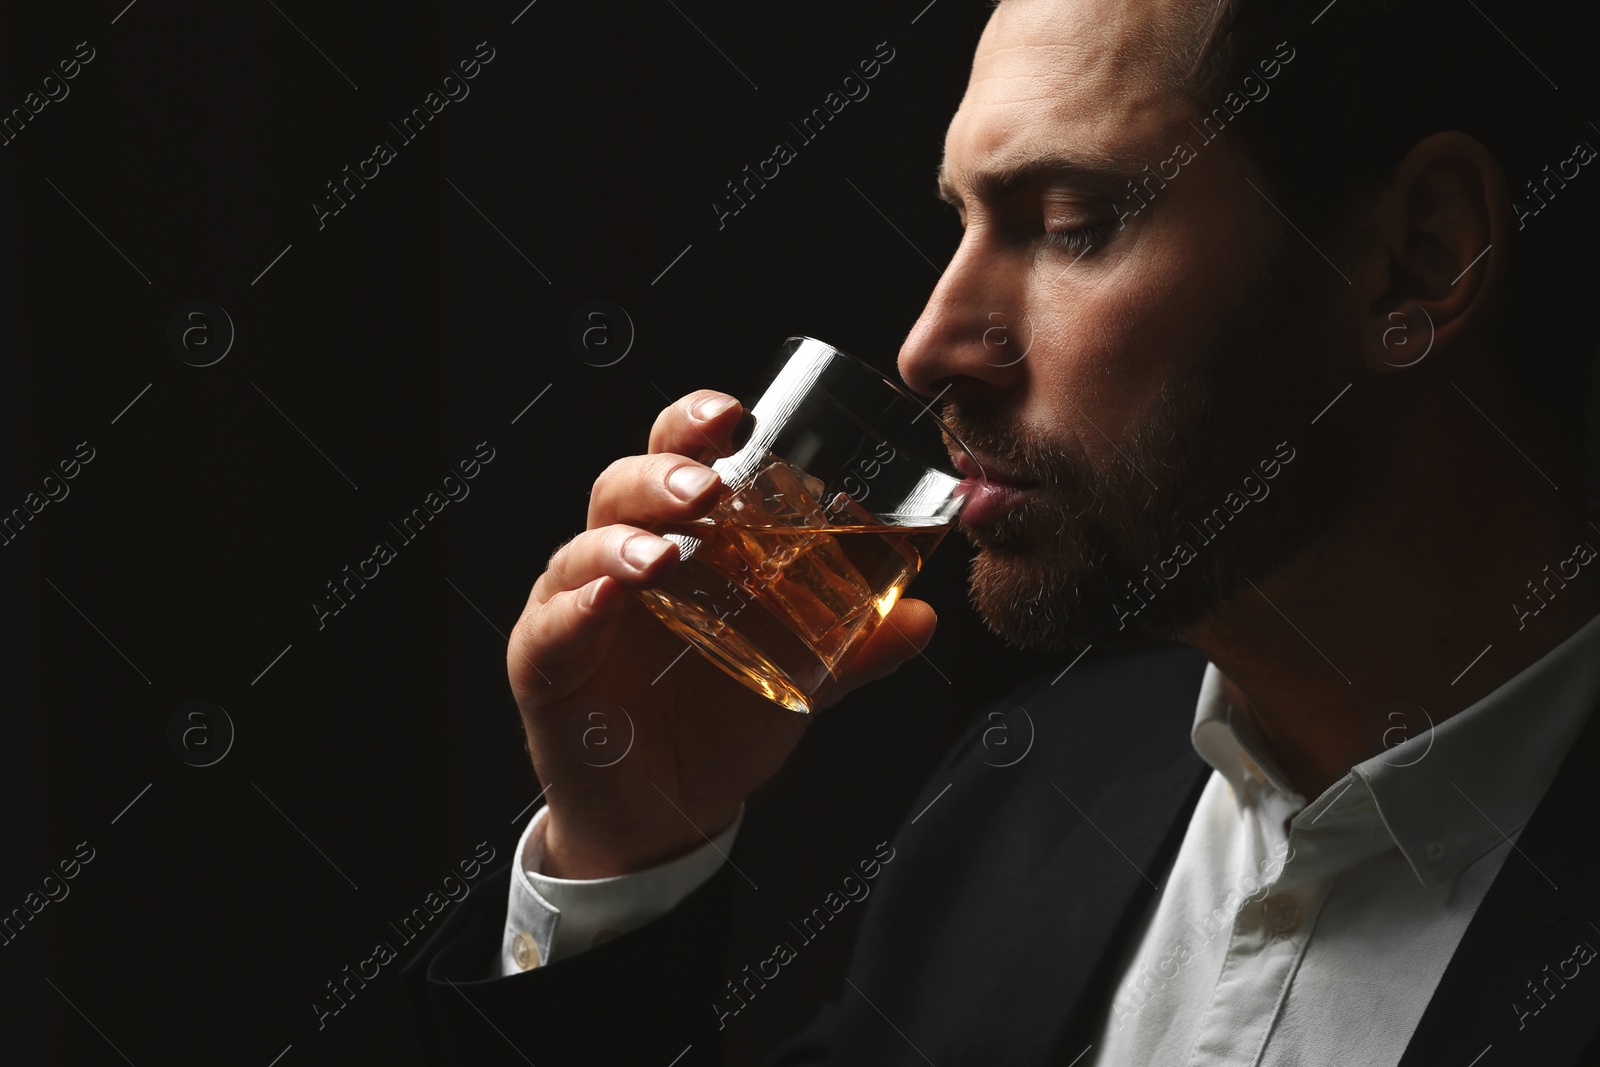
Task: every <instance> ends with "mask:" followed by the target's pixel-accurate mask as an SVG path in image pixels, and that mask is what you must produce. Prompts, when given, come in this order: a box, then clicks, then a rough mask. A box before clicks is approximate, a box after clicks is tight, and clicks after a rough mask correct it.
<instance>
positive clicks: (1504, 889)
mask: <svg viewBox="0 0 1600 1067" xmlns="http://www.w3.org/2000/svg"><path fill="white" fill-rule="evenodd" d="M1597 772H1600V714H1594V713H1591V714H1590V717H1589V722H1588V725H1587V726H1585V728H1584V730H1583V732H1582V733H1580V734H1579V735H1578V739H1577V741H1575V742H1574V743H1573V746H1572V748H1571V750H1570V751H1569V752H1568V753H1567V755H1566V758H1565V759H1564V760H1563V761H1562V763H1561V768H1560V770H1559V771H1558V772H1557V773H1556V777H1555V780H1554V781H1553V782H1552V783H1551V785H1550V788H1549V790H1548V791H1547V792H1546V794H1545V796H1544V798H1543V799H1542V800H1541V801H1540V802H1539V806H1538V807H1537V808H1536V809H1534V813H1533V815H1532V817H1531V818H1530V819H1529V820H1528V824H1527V826H1526V827H1524V829H1523V831H1522V834H1521V835H1520V836H1519V837H1518V838H1517V839H1516V850H1515V851H1513V852H1512V853H1511V855H1509V856H1508V857H1506V860H1505V865H1504V866H1503V867H1501V869H1500V871H1499V873H1498V874H1497V875H1496V876H1495V880H1494V884H1493V885H1491V886H1490V887H1489V892H1488V894H1487V895H1486V896H1485V897H1484V899H1483V902H1482V904H1480V905H1479V907H1478V911H1477V913H1476V914H1475V915H1474V916H1473V918H1472V922H1471V924H1470V925H1468V927H1467V932H1466V934H1465V935H1464V936H1463V937H1462V939H1461V943H1460V945H1459V946H1457V948H1456V952H1455V955H1454V956H1453V957H1452V958H1451V960H1450V964H1449V966H1448V967H1447V968H1446V969H1445V973H1444V975H1443V977H1442V978H1441V979H1440V981H1439V986H1438V988H1437V989H1436V990H1435V991H1434V995H1433V999H1432V1000H1430V1001H1429V1002H1428V1007H1427V1010H1426V1011H1425V1012H1424V1013H1423V1016H1422V1019H1421V1021H1420V1022H1419V1023H1418V1024H1417V1029H1416V1031H1415V1033H1414V1034H1413V1035H1412V1038H1411V1042H1410V1044H1409V1045H1408V1047H1407V1048H1406V1053H1405V1056H1404V1058H1403V1059H1401V1061H1400V1067H1431V1065H1433V1064H1438V1063H1454V1064H1461V1065H1463V1067H1465V1065H1466V1064H1469V1063H1481V1067H1493V1065H1495V1064H1505V1063H1518V1064H1521V1063H1538V1064H1543V1065H1546V1067H1564V1065H1567V1064H1577V1063H1580V1062H1585V1063H1587V1062H1593V1060H1592V1059H1591V1058H1589V1056H1593V1055H1594V1053H1595V1052H1596V1051H1600V1050H1597V1049H1596V1048H1594V1047H1593V1046H1592V1045H1591V1043H1592V1042H1594V1041H1595V1039H1596V1032H1597V1030H1600V955H1597V952H1600V850H1596V848H1595V843H1594V840H1593V835H1592V833H1587V832H1585V831H1586V830H1587V829H1588V827H1587V825H1586V824H1587V822H1588V820H1591V819H1592V818H1593V817H1594V815H1595V812H1596V811H1597V810H1600V773H1597ZM1585 1050H1588V1052H1589V1056H1585V1057H1584V1058H1583V1059H1582V1060H1580V1056H1583V1055H1584V1053H1585ZM1480 1057H1481V1060H1480Z"/></svg>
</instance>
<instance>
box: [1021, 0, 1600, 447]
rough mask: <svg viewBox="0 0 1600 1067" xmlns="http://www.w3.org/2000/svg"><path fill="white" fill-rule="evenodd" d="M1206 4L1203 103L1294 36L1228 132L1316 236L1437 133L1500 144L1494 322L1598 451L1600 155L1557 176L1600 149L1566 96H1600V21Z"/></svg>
mask: <svg viewBox="0 0 1600 1067" xmlns="http://www.w3.org/2000/svg"><path fill="white" fill-rule="evenodd" d="M1200 2H1201V3H1202V4H1203V5H1204V6H1203V7H1200V8H1198V9H1197V10H1196V11H1195V13H1194V14H1195V18H1194V20H1193V22H1194V25H1192V26H1190V27H1184V29H1185V30H1187V31H1189V32H1188V34H1187V35H1186V36H1180V37H1179V38H1178V40H1177V41H1176V42H1175V45H1176V49H1175V51H1174V53H1173V54H1174V55H1177V56H1179V57H1181V61H1180V62H1178V63H1176V64H1170V66H1171V68H1172V69H1173V71H1174V87H1175V88H1176V89H1177V90H1178V91H1180V92H1183V93H1185V94H1186V95H1188V96H1189V97H1191V98H1192V99H1194V100H1195V101H1196V102H1198V103H1199V104H1200V105H1201V107H1202V108H1203V109H1207V110H1209V109H1210V108H1211V107H1213V106H1215V105H1216V104H1218V103H1220V102H1221V101H1222V99H1223V98H1224V97H1225V96H1226V95H1227V94H1228V93H1230V92H1241V93H1242V89H1241V86H1243V84H1244V81H1245V79H1246V78H1247V77H1255V78H1256V80H1257V81H1258V82H1259V81H1261V80H1262V79H1261V76H1260V75H1261V71H1260V68H1259V64H1260V63H1262V62H1263V61H1266V60H1269V59H1271V58H1272V57H1273V54H1274V50H1275V48H1276V46H1277V45H1278V44H1279V42H1288V45H1289V47H1291V48H1292V49H1294V59H1293V61H1292V62H1291V63H1289V64H1286V65H1284V66H1283V67H1282V69H1280V70H1278V71H1277V72H1276V74H1277V76H1276V77H1275V78H1274V79H1273V80H1272V81H1271V82H1270V84H1269V85H1268V87H1267V88H1268V90H1269V93H1268V95H1266V96H1264V97H1262V98H1261V99H1260V100H1259V101H1258V102H1252V103H1250V104H1249V105H1248V106H1245V107H1243V108H1242V109H1240V110H1239V112H1238V114H1237V117H1236V118H1234V119H1233V121H1232V122H1230V123H1229V124H1228V126H1227V127H1226V128H1225V129H1224V131H1223V135H1228V136H1234V137H1238V138H1240V139H1241V140H1240V147H1241V148H1242V150H1243V151H1245V152H1246V153H1247V155H1248V156H1249V157H1250V158H1252V159H1253V161H1254V162H1255V163H1256V164H1257V165H1258V166H1259V167H1260V168H1261V170H1262V171H1263V173H1264V174H1265V175H1266V177H1267V178H1268V180H1269V181H1270V182H1271V183H1272V184H1273V186H1274V190H1275V192H1274V197H1273V203H1274V204H1275V205H1276V206H1277V207H1278V208H1279V209H1281V210H1282V211H1283V212H1284V214H1285V215H1286V216H1288V218H1290V219H1292V220H1293V221H1294V224H1295V225H1296V226H1297V227H1298V228H1299V229H1300V230H1302V231H1303V232H1304V233H1306V234H1307V235H1309V236H1310V237H1312V238H1313V239H1314V240H1315V241H1316V242H1317V243H1318V244H1319V245H1323V247H1327V246H1326V245H1325V244H1323V242H1324V241H1325V240H1326V241H1331V240H1332V239H1333V238H1334V237H1335V236H1336V233H1337V229H1338V227H1339V224H1340V222H1341V221H1342V219H1341V211H1342V210H1343V209H1344V208H1345V207H1346V206H1347V205H1348V204H1349V203H1350V202H1351V198H1352V197H1353V196H1355V195H1357V194H1359V193H1360V192H1361V191H1363V190H1367V191H1370V190H1375V189H1377V188H1378V187H1380V186H1381V184H1382V183H1383V182H1384V181H1385V180H1386V179H1387V178H1388V177H1389V176H1390V175H1391V174H1392V173H1393V171H1394V168H1395V167H1396V166H1397V165H1398V164H1399V162H1400V160H1401V158H1402V157H1403V156H1404V155H1405V153H1406V152H1407V151H1408V150H1409V149H1410V148H1411V147H1412V146H1413V145H1415V144H1416V143H1417V142H1418V141H1420V140H1422V139H1423V138H1424V137H1426V136H1428V135H1429V134H1431V133H1435V132H1438V131H1443V130H1459V131H1461V132H1463V133H1467V134H1469V135H1471V136H1473V137H1475V138H1477V139H1478V140H1479V141H1480V142H1482V143H1483V145H1484V146H1485V148H1487V149H1488V151H1489V152H1490V153H1491V154H1492V155H1493V156H1494V157H1495V159H1496V160H1497V161H1498V162H1499V164H1500V168H1501V170H1502V171H1503V172H1504V173H1505V178H1506V186H1507V190H1508V193H1509V196H1510V198H1511V200H1512V203H1513V205H1516V206H1514V207H1513V219H1514V229H1513V239H1512V242H1511V244H1512V247H1511V248H1509V249H1497V250H1496V252H1495V254H1497V255H1509V256H1510V257H1511V261H1510V267H1511V269H1510V270H1508V272H1507V274H1506V291H1505V300H1504V303H1503V304H1502V305H1501V306H1500V307H1499V309H1498V313H1497V315H1496V316H1495V318H1494V320H1493V321H1492V323H1490V324H1488V328H1487V331H1486V332H1487V336H1488V339H1489V341H1490V343H1491V344H1493V345H1494V346H1495V348H1496V351H1497V353H1498V354H1499V356H1500V358H1501V359H1503V360H1504V361H1505V369H1506V374H1507V376H1508V378H1509V379H1510V381H1511V382H1512V385H1513V388H1514V389H1515V390H1516V393H1517V395H1518V399H1519V401H1520V402H1521V404H1522V405H1523V406H1524V407H1525V408H1526V409H1527V410H1528V411H1529V412H1531V413H1532V414H1533V416H1534V417H1535V418H1536V419H1537V420H1538V421H1539V422H1540V423H1542V424H1543V425H1544V426H1545V428H1546V429H1547V430H1548V431H1549V432H1550V434H1551V435H1552V437H1553V438H1554V439H1555V440H1556V441H1557V442H1558V443H1559V444H1560V445H1561V447H1563V448H1564V449H1566V450H1567V451H1568V454H1569V455H1571V456H1573V457H1574V459H1575V460H1576V462H1577V463H1578V464H1579V466H1580V467H1582V466H1583V465H1585V463H1586V462H1587V457H1586V455H1585V444H1584V436H1585V421H1586V411H1585V407H1586V400H1587V398H1588V395H1589V393H1590V391H1591V389H1593V388H1596V386H1597V385H1600V383H1596V382H1594V381H1593V379H1594V378H1595V372H1596V362H1597V361H1596V331H1594V330H1593V328H1592V327H1590V326H1589V324H1588V322H1587V321H1585V317H1583V316H1582V315H1581V314H1580V312H1581V309H1583V308H1586V307H1589V308H1592V307H1593V306H1594V294H1595V289H1596V282H1597V281H1600V277H1597V275H1600V269H1597V264H1600V255H1597V254H1596V250H1595V249H1593V248H1592V247H1591V246H1590V245H1589V243H1588V240H1587V239H1588V237H1589V236H1590V235H1592V234H1596V233H1600V160H1596V161H1595V164H1593V165H1592V168H1585V170H1583V171H1580V172H1579V173H1578V175H1577V177H1576V178H1569V179H1567V180H1563V179H1562V178H1561V177H1560V176H1559V175H1555V176H1554V181H1553V184H1552V177H1551V176H1552V174H1553V169H1554V168H1556V167H1558V166H1559V165H1560V164H1561V163H1562V162H1563V161H1567V160H1569V159H1570V158H1571V157H1572V155H1573V149H1574V145H1575V144H1577V143H1578V142H1580V141H1582V142H1585V143H1586V144H1587V145H1589V146H1594V147H1600V127H1596V126H1594V125H1592V124H1591V123H1590V122H1589V119H1588V116H1587V115H1585V114H1584V113H1583V112H1581V111H1578V110H1576V108H1575V107H1573V106H1570V105H1571V104H1579V103H1581V102H1582V101H1585V100H1593V99H1595V98H1596V96H1597V95H1600V94H1597V93H1596V92H1595V91H1594V89H1595V82H1596V75H1595V70H1594V64H1593V59H1592V57H1591V56H1590V55H1588V54H1587V52H1588V51H1589V50H1590V48H1591V38H1590V36H1589V35H1588V34H1586V33H1581V32H1577V31H1576V28H1575V27H1569V26H1568V25H1567V24H1566V20H1564V19H1562V18H1561V17H1560V15H1559V14H1558V13H1557V12H1556V11H1555V10H1554V9H1553V5H1552V4H1548V3H1545V4H1539V3H1534V4H1523V5H1519V7H1518V11H1520V12H1522V14H1521V15H1520V17H1514V16H1513V15H1512V13H1509V12H1504V11H1497V12H1496V16H1495V17H1496V19H1498V21H1491V19H1490V16H1489V15H1488V14H1486V13H1485V12H1484V11H1483V9H1482V8H1481V7H1479V5H1477V4H1475V3H1468V2H1467V0H1331V2H1330V0H1200ZM1485 2H1486V3H1487V0H1485ZM999 3H1000V0H993V4H992V5H991V6H996V7H998V6H999ZM1498 6H1499V7H1501V8H1504V7H1505V5H1498ZM1269 69H1270V68H1269ZM1552 78H1555V79H1559V83H1560V86H1561V88H1560V89H1559V90H1557V88H1556V84H1557V83H1556V82H1554V81H1552ZM1257 91H1258V92H1259V91H1260V90H1259V88H1258V89H1257ZM1547 167H1549V168H1552V170H1546V169H1545V168H1547ZM1588 169H1592V170H1593V172H1594V173H1592V174H1589V173H1586V171H1587V170H1588ZM1536 182H1537V183H1538V184H1537V185H1535V183H1536ZM1568 184H1571V185H1572V186H1573V188H1572V189H1571V190H1568V189H1567V188H1566V186H1567V185H1568ZM1530 187H1531V188H1530ZM1551 193H1554V194H1555V195H1550V194H1551ZM1541 204H1543V205H1544V206H1542V207H1541ZM1517 223H1520V224H1521V225H1520V226H1519V225H1517Z"/></svg>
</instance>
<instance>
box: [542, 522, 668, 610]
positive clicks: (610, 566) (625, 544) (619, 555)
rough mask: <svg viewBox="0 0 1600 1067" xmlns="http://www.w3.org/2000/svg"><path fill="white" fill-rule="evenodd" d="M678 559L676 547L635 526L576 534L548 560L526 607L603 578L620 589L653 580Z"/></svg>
mask: <svg viewBox="0 0 1600 1067" xmlns="http://www.w3.org/2000/svg"><path fill="white" fill-rule="evenodd" d="M677 558H678V546H677V545H676V544H674V543H673V542H671V541H669V540H667V539H666V538H665V537H658V536H656V535H655V534H653V533H651V532H650V531H648V530H641V529H640V528H639V527H637V526H627V525H624V524H621V523H616V524H613V525H610V526H602V527H601V528H599V529H598V530H588V531H586V532H584V533H581V534H579V535H578V536H577V537H574V538H573V539H572V540H570V541H568V542H567V543H566V544H564V545H562V546H561V547H560V548H558V549H556V553H555V555H553V556H551V557H550V562H549V564H547V565H546V566H545V569H544V573H543V574H541V575H539V578H538V580H537V581H535V582H534V583H533V592H532V593H531V594H530V595H529V597H528V603H529V605H530V606H536V605H539V604H543V603H545V602H546V601H548V600H549V599H550V598H551V597H553V596H555V595H556V594H557V593H564V592H568V591H571V590H574V589H577V588H579V587H580V586H585V585H588V584H589V583H591V582H593V581H594V580H595V579H596V578H599V577H601V576H606V577H610V578H612V579H614V580H615V581H616V582H618V583H620V584H622V585H624V586H642V585H647V584H649V583H650V582H653V581H656V580H657V579H659V578H660V577H661V576H662V575H663V574H665V573H666V572H667V571H668V570H669V569H671V567H672V564H673V562H674V561H676V560H677Z"/></svg>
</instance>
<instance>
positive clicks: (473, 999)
mask: <svg viewBox="0 0 1600 1067" xmlns="http://www.w3.org/2000/svg"><path fill="white" fill-rule="evenodd" d="M510 873H511V868H510V866H509V865H507V866H506V867H502V868H501V869H499V870H498V871H496V872H495V873H494V874H492V875H491V876H490V877H489V878H487V879H485V880H484V881H483V882H482V883H480V884H479V885H478V886H477V887H476V888H475V889H473V891H472V892H471V893H469V894H468V895H467V897H466V898H465V899H464V900H462V902H461V904H460V905H459V906H458V907H457V908H456V909H455V911H454V913H453V914H452V915H451V916H450V917H449V918H448V919H447V920H446V921H445V923H444V924H443V925H442V926H441V927H440V928H439V929H438V930H437V931H436V932H435V934H434V935H433V937H431V938H430V939H429V940H428V941H427V943H426V944H424V945H423V946H422V948H421V950H420V951H419V952H418V954H417V956H416V957H415V958H414V959H413V960H412V961H411V962H410V963H408V964H407V965H406V966H405V968H404V969H403V971H402V975H401V980H402V982H403V984H404V987H405V994H406V999H407V1001H408V1002H409V1004H410V1007H411V1013H412V1018H413V1020H414V1022H415V1025H416V1028H417V1032H418V1040H419V1044H420V1047H421V1051H422V1054H423V1059H424V1062H426V1063H427V1064H429V1065H430V1067H432V1065H444V1064H461V1065H466V1064H472V1065H474V1067H478V1065H488V1064H501V1063H505V1064H527V1063H538V1064H550V1063H555V1064H562V1065H568V1064H571V1065H579V1064H605V1065H611V1064H618V1063H658V1064H668V1063H674V1057H681V1058H678V1059H677V1060H676V1063H675V1067H690V1065H691V1064H721V1063H722V1061H723V1055H724V1052H723V1049H724V1045H723V1040H722V1025H721V1024H722V1023H723V1021H724V1020H723V1019H722V1017H721V1016H720V1015H719V1011H718V1006H719V1004H721V1003H723V1002H724V1001H726V999H727V998H728V996H729V993H728V991H727V990H726V989H725V988H723V983H724V982H725V980H726V979H725V972H726V970H727V968H728V934H729V917H730V914H731V912H732V904H733V889H734V886H733V880H734V879H735V878H737V875H736V874H735V873H733V870H732V868H731V867H729V866H726V865H725V866H724V867H723V868H722V869H721V870H719V871H718V872H717V873H716V874H715V875H713V876H712V877H711V879H710V880H709V881H707V882H705V883H704V884H702V885H701V886H700V887H699V888H698V889H696V890H695V891H694V892H693V893H691V894H690V895H689V896H687V897H685V898H684V899H683V901H682V902H681V903H680V904H679V905H678V906H677V907H676V908H674V909H673V910H671V911H669V912H667V913H666V914H665V915H662V916H661V917H660V918H658V919H655V920H653V921H651V922H649V923H647V924H646V925H644V926H642V927H640V928H638V929H637V930H634V931H631V932H629V933H626V934H623V935H621V936H620V937H616V938H613V939H612V940H610V941H607V942H604V943H603V944H600V945H597V946H596V947H594V948H591V949H589V950H587V951H585V952H583V953H581V954H579V955H577V956H573V957H571V958H570V959H565V960H557V961H556V962H555V963H552V964H550V965H548V966H545V967H537V968H534V969H532V970H528V971H523V972H521V973H520V974H516V975H512V976H510V977H504V978H502V977H498V973H499V961H500V947H501V938H502V935H503V932H504V926H505V902H506V894H507V891H508V888H509V879H510Z"/></svg>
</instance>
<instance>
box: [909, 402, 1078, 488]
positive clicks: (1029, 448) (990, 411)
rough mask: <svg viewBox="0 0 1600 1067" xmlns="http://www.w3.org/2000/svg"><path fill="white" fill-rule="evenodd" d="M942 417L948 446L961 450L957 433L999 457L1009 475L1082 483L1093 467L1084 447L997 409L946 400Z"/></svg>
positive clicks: (1054, 482)
mask: <svg viewBox="0 0 1600 1067" xmlns="http://www.w3.org/2000/svg"><path fill="white" fill-rule="evenodd" d="M940 418H941V419H942V420H943V421H944V424H945V426H947V427H949V432H948V433H946V432H945V431H944V430H942V429H941V431H940V433H941V435H942V436H943V437H944V439H945V447H946V448H948V449H949V450H951V451H958V450H959V448H960V445H958V444H957V442H956V441H955V440H952V439H951V434H954V435H955V437H956V438H957V439H959V441H960V444H963V445H965V446H966V447H967V448H968V449H970V450H971V451H973V452H975V453H977V454H978V455H979V456H987V457H990V458H992V459H996V460H1000V461H1001V463H1002V465H1003V469H1004V471H1005V473H1006V474H1008V475H1012V476H1016V477H1020V478H1022V479H1024V480H1027V481H1032V482H1038V483H1040V484H1041V485H1045V486H1050V487H1056V486H1060V485H1062V484H1064V483H1067V482H1077V483H1078V484H1082V482H1083V481H1084V476H1085V475H1086V474H1088V472H1089V470H1090V468H1089V466H1088V461H1087V457H1085V456H1084V455H1083V452H1082V449H1081V448H1077V447H1074V446H1072V445H1069V444H1067V443H1065V442H1062V441H1056V440H1052V439H1051V438H1049V437H1046V436H1044V435H1043V434H1040V433H1039V432H1037V431H1035V430H1032V429H1030V428H1028V427H1026V426H1024V425H1022V424H1021V423H1020V422H1019V421H1018V420H1017V419H1015V418H1014V417H1013V416H1011V415H1009V414H1008V413H1006V412H1004V411H1002V410H999V409H997V408H971V407H968V408H962V407H958V406H957V405H955V404H952V403H949V402H946V403H945V405H944V407H943V409H942V410H941V412H940ZM1091 477H1092V476H1091Z"/></svg>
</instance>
